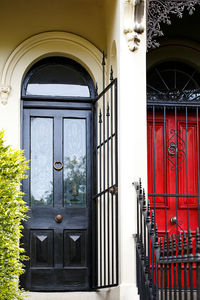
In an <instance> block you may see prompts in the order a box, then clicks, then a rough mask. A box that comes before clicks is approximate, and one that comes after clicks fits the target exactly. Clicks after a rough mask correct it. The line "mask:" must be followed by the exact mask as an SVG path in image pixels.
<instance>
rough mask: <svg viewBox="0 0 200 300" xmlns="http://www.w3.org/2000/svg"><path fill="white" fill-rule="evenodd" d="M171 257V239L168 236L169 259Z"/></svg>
mask: <svg viewBox="0 0 200 300" xmlns="http://www.w3.org/2000/svg"><path fill="white" fill-rule="evenodd" d="M171 256H172V238H171V236H169V257H171Z"/></svg>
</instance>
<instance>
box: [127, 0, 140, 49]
mask: <svg viewBox="0 0 200 300" xmlns="http://www.w3.org/2000/svg"><path fill="white" fill-rule="evenodd" d="M144 7H145V5H144V0H124V34H125V35H126V38H127V43H128V48H129V50H130V51H135V50H138V48H139V45H140V41H141V35H142V33H143V32H144V29H145V24H144Z"/></svg>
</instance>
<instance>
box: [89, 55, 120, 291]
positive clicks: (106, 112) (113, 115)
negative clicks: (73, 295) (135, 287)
mask: <svg viewBox="0 0 200 300" xmlns="http://www.w3.org/2000/svg"><path fill="white" fill-rule="evenodd" d="M102 66H103V92H101V93H100V94H99V95H98V96H97V97H96V104H95V108H94V109H95V112H94V116H95V120H94V122H95V124H96V130H95V131H96V133H97V136H96V137H95V148H94V149H95V151H94V157H95V165H94V172H95V173H94V176H95V178H96V184H95V191H94V197H93V201H94V209H95V216H94V224H95V225H96V227H95V228H96V232H95V239H94V240H95V241H94V245H95V249H96V250H95V263H94V267H95V273H96V278H95V282H94V286H95V288H104V287H110V286H116V285H118V149H117V145H118V141H117V106H118V105H117V79H113V71H112V68H111V72H110V84H108V86H107V87H105V58H104V57H103V62H102Z"/></svg>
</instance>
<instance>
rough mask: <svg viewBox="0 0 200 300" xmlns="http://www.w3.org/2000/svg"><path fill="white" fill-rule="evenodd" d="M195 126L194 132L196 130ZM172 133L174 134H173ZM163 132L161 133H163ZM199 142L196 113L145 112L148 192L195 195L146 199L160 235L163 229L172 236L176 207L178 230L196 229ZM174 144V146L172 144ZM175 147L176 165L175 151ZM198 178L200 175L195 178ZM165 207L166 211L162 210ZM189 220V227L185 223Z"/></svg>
mask: <svg viewBox="0 0 200 300" xmlns="http://www.w3.org/2000/svg"><path fill="white" fill-rule="evenodd" d="M197 124H198V127H199V128H198V131H197ZM175 130H176V132H177V134H176V133H175ZM164 131H165V132H164ZM197 133H198V139H200V118H199V120H198V122H197V118H196V110H193V111H189V110H188V112H187V114H186V111H185V109H184V110H181V111H180V110H179V109H177V113H176V116H175V109H174V108H173V109H171V110H167V109H166V114H165V118H164V110H163V109H160V110H159V111H158V110H155V114H154V117H153V112H152V111H149V112H148V118H147V143H148V151H147V152H148V193H149V194H164V195H166V194H170V195H174V194H178V195H186V194H189V195H197V196H196V197H183V196H178V197H175V196H166V197H165V196H161V195H158V196H155V197H154V196H149V199H150V203H151V208H153V207H154V201H155V207H156V223H157V225H158V231H159V235H160V236H164V234H165V230H167V232H168V233H169V234H172V233H176V227H175V225H173V224H172V223H171V222H170V220H171V218H172V217H173V216H176V206H177V208H178V221H179V225H180V227H181V228H179V231H182V230H185V231H187V229H188V228H189V229H191V231H192V234H194V232H195V230H196V227H197V226H198V188H200V181H199V187H198V170H199V168H198V162H199V161H200V157H199V159H198V155H199V153H200V149H199V150H198V149H197V146H199V145H197V144H198V143H199V142H198V139H197ZM176 141H177V147H175V146H174V145H175V144H176ZM175 148H177V165H176V155H175V151H176V149H175ZM199 177H200V176H199ZM165 206H166V210H165ZM188 220H189V224H188Z"/></svg>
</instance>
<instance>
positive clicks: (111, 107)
mask: <svg viewBox="0 0 200 300" xmlns="http://www.w3.org/2000/svg"><path fill="white" fill-rule="evenodd" d="M111 70H112V67H111ZM111 74H112V72H111ZM110 80H111V82H112V80H113V78H112V77H111V78H110ZM110 115H111V116H110V118H111V120H110V136H111V146H110V147H111V149H110V150H111V157H110V159H111V166H110V167H111V186H113V172H114V169H113V168H114V166H113V156H114V152H113V85H112V86H111V89H110ZM113 201H114V197H113V194H111V218H112V222H111V228H112V229H111V232H112V283H113V284H114V211H113V210H114V206H113Z"/></svg>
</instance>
